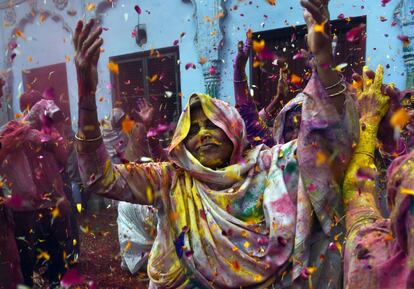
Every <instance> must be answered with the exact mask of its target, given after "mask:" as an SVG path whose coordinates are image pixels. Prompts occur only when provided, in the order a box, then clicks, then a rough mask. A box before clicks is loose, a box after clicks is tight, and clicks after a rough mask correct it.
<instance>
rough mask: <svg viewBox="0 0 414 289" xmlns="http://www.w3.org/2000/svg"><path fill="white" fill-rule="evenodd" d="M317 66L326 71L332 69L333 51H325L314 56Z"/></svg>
mask: <svg viewBox="0 0 414 289" xmlns="http://www.w3.org/2000/svg"><path fill="white" fill-rule="evenodd" d="M314 57H315V60H316V65H317V66H318V67H323V68H324V69H327V68H330V67H331V66H332V65H333V57H332V49H327V50H325V49H323V50H321V51H320V52H318V53H315V54H314Z"/></svg>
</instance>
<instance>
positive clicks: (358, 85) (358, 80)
mask: <svg viewBox="0 0 414 289" xmlns="http://www.w3.org/2000/svg"><path fill="white" fill-rule="evenodd" d="M352 87H353V88H355V90H356V92H357V94H360V93H361V92H362V87H363V78H362V76H361V75H360V74H358V73H354V74H352Z"/></svg>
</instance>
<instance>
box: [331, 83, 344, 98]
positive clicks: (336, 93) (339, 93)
mask: <svg viewBox="0 0 414 289" xmlns="http://www.w3.org/2000/svg"><path fill="white" fill-rule="evenodd" d="M342 87H343V89H342V90H341V91H338V92H335V93H331V94H328V97H335V96H338V95H341V94H342V93H344V92H345V91H346V90H347V89H348V88H347V87H346V85H345V84H344V83H342Z"/></svg>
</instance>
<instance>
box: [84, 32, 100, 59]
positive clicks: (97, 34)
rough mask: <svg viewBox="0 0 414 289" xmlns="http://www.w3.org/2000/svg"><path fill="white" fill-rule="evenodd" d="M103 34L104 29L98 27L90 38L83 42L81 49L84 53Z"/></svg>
mask: <svg viewBox="0 0 414 289" xmlns="http://www.w3.org/2000/svg"><path fill="white" fill-rule="evenodd" d="M101 34H102V27H98V28H97V29H96V30H95V31H94V32H93V33H92V34H90V35H89V37H88V38H87V39H86V40H85V41H84V42H83V45H82V47H81V50H82V53H85V52H86V51H87V50H88V49H89V47H90V46H91V45H92V44H93V43H94V42H95V40H96V39H97V38H98V37H99V36H100V35H101Z"/></svg>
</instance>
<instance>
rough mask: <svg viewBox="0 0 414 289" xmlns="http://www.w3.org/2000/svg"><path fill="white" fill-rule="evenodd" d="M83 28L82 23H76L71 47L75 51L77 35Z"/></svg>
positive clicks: (77, 43)
mask: <svg viewBox="0 0 414 289" xmlns="http://www.w3.org/2000/svg"><path fill="white" fill-rule="evenodd" d="M82 28H83V21H82V20H79V21H78V23H76V28H75V33H74V34H73V46H74V47H75V50H76V51H78V50H79V35H80V33H81V32H82Z"/></svg>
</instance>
